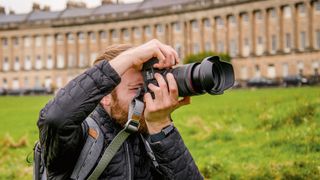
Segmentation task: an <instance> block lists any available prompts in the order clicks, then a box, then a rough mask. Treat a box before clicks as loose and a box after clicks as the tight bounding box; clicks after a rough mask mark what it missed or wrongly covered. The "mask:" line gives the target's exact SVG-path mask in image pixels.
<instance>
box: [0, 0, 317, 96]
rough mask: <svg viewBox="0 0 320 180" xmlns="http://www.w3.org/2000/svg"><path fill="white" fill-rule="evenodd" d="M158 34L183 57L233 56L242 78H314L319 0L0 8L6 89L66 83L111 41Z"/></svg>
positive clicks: (0, 59)
mask: <svg viewBox="0 0 320 180" xmlns="http://www.w3.org/2000/svg"><path fill="white" fill-rule="evenodd" d="M153 38H157V39H159V40H160V41H162V42H164V43H167V44H170V45H171V46H172V47H174V48H175V49H176V50H177V52H178V53H179V55H180V57H181V58H183V57H185V56H186V55H188V54H192V53H198V52H201V51H215V52H226V53H229V54H230V55H231V56H232V57H233V60H232V63H233V65H234V68H235V73H236V79H237V81H246V80H248V79H250V78H253V77H267V78H278V79H280V78H282V77H285V76H288V75H294V74H303V75H306V76H311V75H314V74H317V73H318V70H319V66H320V1H319V0H318V1H317V0H281V1H280V0H175V1H171V0H161V1H160V0H145V1H143V2H140V3H133V4H117V3H112V2H111V0H102V2H101V6H98V7H96V8H86V5H85V4H83V3H80V4H79V3H74V2H69V3H68V4H67V6H66V9H64V10H62V11H50V8H49V7H43V8H41V7H40V6H39V5H38V4H34V5H33V10H32V11H31V12H30V13H28V14H14V13H13V12H11V13H9V14H5V11H4V8H3V7H0V39H1V43H0V89H1V88H4V89H12V90H15V89H16V90H17V89H37V88H42V87H46V88H51V87H55V88H60V87H62V86H63V85H64V84H66V83H67V82H68V81H69V80H70V79H72V78H74V77H75V76H76V75H78V74H79V73H80V72H83V71H84V70H85V69H86V68H88V67H89V66H90V65H91V64H92V61H93V60H94V59H95V57H96V56H97V55H98V54H99V53H101V52H102V51H103V49H104V48H105V47H106V46H108V45H110V44H117V43H131V44H135V45H138V44H141V43H143V42H146V41H148V40H150V39H153Z"/></svg>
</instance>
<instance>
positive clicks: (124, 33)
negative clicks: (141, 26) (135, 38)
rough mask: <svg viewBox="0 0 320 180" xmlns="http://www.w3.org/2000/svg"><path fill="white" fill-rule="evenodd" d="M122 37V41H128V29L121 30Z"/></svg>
mask: <svg viewBox="0 0 320 180" xmlns="http://www.w3.org/2000/svg"><path fill="white" fill-rule="evenodd" d="M122 36H123V37H124V39H126V40H128V39H129V30H128V29H123V30H122Z"/></svg>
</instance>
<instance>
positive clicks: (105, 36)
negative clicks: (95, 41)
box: [100, 31, 107, 40]
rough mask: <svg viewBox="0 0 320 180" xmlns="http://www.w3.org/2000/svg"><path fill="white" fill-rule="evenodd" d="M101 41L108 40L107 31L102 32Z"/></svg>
mask: <svg viewBox="0 0 320 180" xmlns="http://www.w3.org/2000/svg"><path fill="white" fill-rule="evenodd" d="M100 39H102V40H106V39H107V33H106V32H105V31H101V32H100Z"/></svg>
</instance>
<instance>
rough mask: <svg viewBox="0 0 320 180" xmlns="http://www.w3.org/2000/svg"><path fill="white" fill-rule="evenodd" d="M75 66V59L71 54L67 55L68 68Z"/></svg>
mask: <svg viewBox="0 0 320 180" xmlns="http://www.w3.org/2000/svg"><path fill="white" fill-rule="evenodd" d="M75 66H76V59H75V58H74V55H73V54H69V55H68V68H73V67H75Z"/></svg>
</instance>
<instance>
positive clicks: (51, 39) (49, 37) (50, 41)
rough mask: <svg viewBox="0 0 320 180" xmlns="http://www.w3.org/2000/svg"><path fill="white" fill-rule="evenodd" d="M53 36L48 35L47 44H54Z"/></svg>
mask: <svg viewBox="0 0 320 180" xmlns="http://www.w3.org/2000/svg"><path fill="white" fill-rule="evenodd" d="M52 42H53V38H52V36H47V37H46V44H47V46H48V47H50V46H52Z"/></svg>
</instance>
